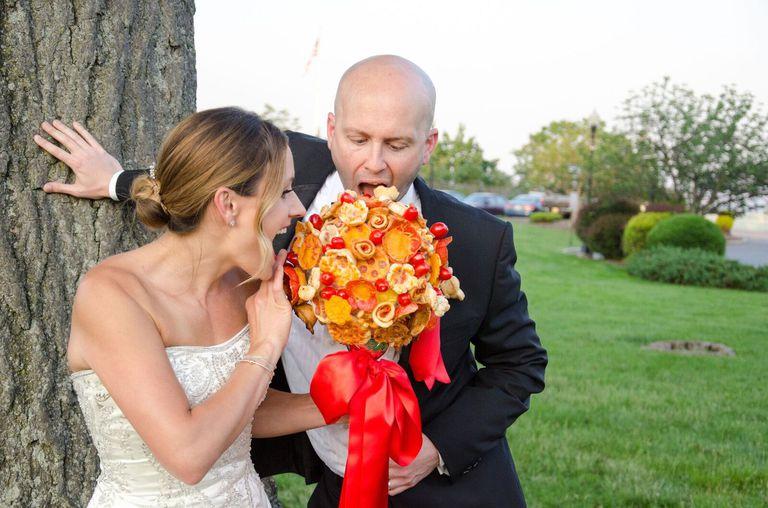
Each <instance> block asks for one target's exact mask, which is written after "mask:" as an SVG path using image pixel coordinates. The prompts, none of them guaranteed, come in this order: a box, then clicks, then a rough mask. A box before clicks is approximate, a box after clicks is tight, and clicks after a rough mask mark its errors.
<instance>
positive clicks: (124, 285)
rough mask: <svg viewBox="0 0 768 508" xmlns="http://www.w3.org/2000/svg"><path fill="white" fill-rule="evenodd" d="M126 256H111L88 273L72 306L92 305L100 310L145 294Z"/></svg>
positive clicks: (139, 276)
mask: <svg viewBox="0 0 768 508" xmlns="http://www.w3.org/2000/svg"><path fill="white" fill-rule="evenodd" d="M126 261H129V258H127V253H126V254H117V255H115V256H111V257H109V258H107V259H105V260H103V261H101V262H100V263H98V264H97V265H95V266H94V267H93V268H91V269H90V270H88V271H87V272H86V273H85V275H84V276H83V278H82V279H81V280H80V284H79V285H78V287H77V293H76V294H75V305H76V306H77V304H78V303H94V304H98V305H99V307H103V306H106V305H110V304H115V303H127V301H136V300H137V299H140V298H141V295H142V294H143V293H144V292H145V290H144V285H143V284H142V281H141V275H140V273H139V272H138V271H137V270H136V268H135V267H134V266H133V265H131V264H130V263H129V262H126Z"/></svg>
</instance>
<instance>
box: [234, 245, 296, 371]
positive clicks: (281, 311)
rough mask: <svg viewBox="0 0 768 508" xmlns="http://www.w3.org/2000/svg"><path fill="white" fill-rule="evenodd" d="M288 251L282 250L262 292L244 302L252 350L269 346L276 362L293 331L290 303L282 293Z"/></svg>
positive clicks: (263, 285) (260, 288) (261, 287)
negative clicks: (272, 348) (271, 347)
mask: <svg viewBox="0 0 768 508" xmlns="http://www.w3.org/2000/svg"><path fill="white" fill-rule="evenodd" d="M286 254H287V252H286V251H285V250H284V249H281V250H280V252H279V253H278V254H277V256H276V258H275V265H274V268H273V271H272V276H271V277H270V278H269V279H267V280H263V281H261V286H260V287H259V290H258V291H256V293H254V294H253V295H251V296H249V297H248V299H247V300H246V302H245V308H246V312H247V314H248V324H249V325H250V326H251V351H252V352H255V350H256V349H259V348H261V347H263V346H264V345H265V344H270V345H272V346H273V347H274V349H275V351H270V352H269V354H270V355H272V356H274V358H273V359H274V361H275V362H276V361H277V358H279V357H280V353H282V351H283V348H284V347H285V344H286V342H287V341H288V332H289V331H290V328H291V303H290V302H289V301H288V298H287V297H286V296H285V292H284V291H283V263H285V257H286Z"/></svg>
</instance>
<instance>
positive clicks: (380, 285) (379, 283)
mask: <svg viewBox="0 0 768 508" xmlns="http://www.w3.org/2000/svg"><path fill="white" fill-rule="evenodd" d="M387 289H389V282H387V279H376V291H379V292H380V293H383V292H384V291H386V290H387Z"/></svg>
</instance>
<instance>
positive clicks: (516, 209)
mask: <svg viewBox="0 0 768 508" xmlns="http://www.w3.org/2000/svg"><path fill="white" fill-rule="evenodd" d="M543 211H544V198H543V197H542V196H539V195H536V194H520V195H519V196H515V197H514V198H513V199H512V200H510V201H509V202H508V203H507V206H505V207H504V215H508V216H510V217H528V216H529V215H531V214H532V213H533V212H543Z"/></svg>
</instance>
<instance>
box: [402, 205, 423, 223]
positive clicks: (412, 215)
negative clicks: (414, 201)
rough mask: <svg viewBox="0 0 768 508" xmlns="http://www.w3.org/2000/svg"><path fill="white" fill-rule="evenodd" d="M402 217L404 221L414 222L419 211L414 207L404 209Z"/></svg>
mask: <svg viewBox="0 0 768 508" xmlns="http://www.w3.org/2000/svg"><path fill="white" fill-rule="evenodd" d="M403 217H405V220H416V219H418V218H419V211H418V210H417V209H416V207H415V206H413V205H411V206H409V207H408V208H406V209H405V213H404V214H403Z"/></svg>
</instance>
